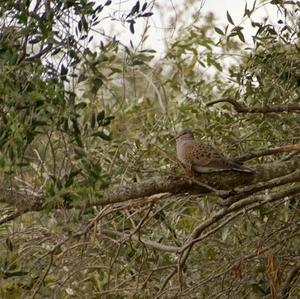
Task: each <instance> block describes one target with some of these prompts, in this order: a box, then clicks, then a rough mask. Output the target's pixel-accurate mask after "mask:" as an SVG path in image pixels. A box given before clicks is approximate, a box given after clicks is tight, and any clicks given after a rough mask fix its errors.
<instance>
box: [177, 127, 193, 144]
mask: <svg viewBox="0 0 300 299" xmlns="http://www.w3.org/2000/svg"><path fill="white" fill-rule="evenodd" d="M179 140H194V134H193V132H192V130H190V129H182V130H181V131H180V132H179V134H178V135H177V136H176V141H179Z"/></svg>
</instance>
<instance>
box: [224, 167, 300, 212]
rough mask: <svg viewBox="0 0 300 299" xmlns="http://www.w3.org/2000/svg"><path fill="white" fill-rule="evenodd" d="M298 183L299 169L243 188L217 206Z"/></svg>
mask: <svg viewBox="0 0 300 299" xmlns="http://www.w3.org/2000/svg"><path fill="white" fill-rule="evenodd" d="M299 181H300V169H298V170H296V171H294V172H292V173H290V174H287V175H285V176H281V177H278V178H275V179H272V180H270V181H267V182H259V183H257V184H254V185H250V186H246V187H245V188H242V189H241V190H239V192H238V193H237V194H234V195H233V196H230V197H228V198H226V200H219V204H220V205H223V206H229V205H231V204H232V203H234V202H236V201H238V200H240V199H243V198H245V197H248V196H250V195H252V194H254V193H257V192H259V191H262V190H266V189H270V188H274V187H278V186H282V185H285V184H287V183H291V182H299Z"/></svg>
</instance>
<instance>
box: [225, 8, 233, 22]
mask: <svg viewBox="0 0 300 299" xmlns="http://www.w3.org/2000/svg"><path fill="white" fill-rule="evenodd" d="M226 16H227V20H228V22H229V23H230V24H232V25H234V22H233V20H232V18H231V16H230V14H229V12H228V10H227V12H226Z"/></svg>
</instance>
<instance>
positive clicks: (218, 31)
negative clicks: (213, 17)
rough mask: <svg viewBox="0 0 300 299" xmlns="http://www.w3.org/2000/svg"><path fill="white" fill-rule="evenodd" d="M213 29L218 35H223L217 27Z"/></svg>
mask: <svg viewBox="0 0 300 299" xmlns="http://www.w3.org/2000/svg"><path fill="white" fill-rule="evenodd" d="M215 31H216V32H217V33H218V34H220V35H225V33H224V32H223V31H222V30H221V29H220V28H218V27H215Z"/></svg>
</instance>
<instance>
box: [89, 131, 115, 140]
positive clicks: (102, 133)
mask: <svg viewBox="0 0 300 299" xmlns="http://www.w3.org/2000/svg"><path fill="white" fill-rule="evenodd" d="M92 136H96V137H100V138H102V139H104V140H107V141H110V140H111V136H110V135H106V134H105V133H104V132H102V131H99V132H96V133H93V134H92Z"/></svg>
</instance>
